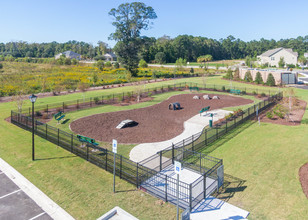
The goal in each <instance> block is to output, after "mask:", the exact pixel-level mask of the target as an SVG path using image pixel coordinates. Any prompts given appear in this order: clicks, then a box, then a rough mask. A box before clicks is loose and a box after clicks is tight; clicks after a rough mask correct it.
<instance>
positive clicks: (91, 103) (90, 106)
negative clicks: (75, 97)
mask: <svg viewBox="0 0 308 220" xmlns="http://www.w3.org/2000/svg"><path fill="white" fill-rule="evenodd" d="M90 107H92V97H90Z"/></svg>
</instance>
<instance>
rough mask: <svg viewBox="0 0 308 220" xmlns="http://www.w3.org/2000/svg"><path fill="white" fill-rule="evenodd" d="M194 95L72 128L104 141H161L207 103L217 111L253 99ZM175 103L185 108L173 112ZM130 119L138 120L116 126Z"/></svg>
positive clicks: (96, 117)
mask: <svg viewBox="0 0 308 220" xmlns="http://www.w3.org/2000/svg"><path fill="white" fill-rule="evenodd" d="M195 95H196V94H182V95H176V96H172V97H170V98H169V99H167V100H165V101H163V102H161V103H159V104H156V105H153V106H149V107H146V108H141V109H134V110H128V111H118V112H110V113H102V114H96V115H91V116H88V117H84V118H80V119H77V120H75V121H73V122H72V123H71V125H70V127H71V130H72V131H73V132H75V133H77V134H81V135H84V136H87V137H91V138H94V139H95V140H99V141H104V142H111V141H112V139H117V140H118V142H119V143H136V144H137V143H149V142H159V141H164V140H169V139H171V138H173V137H175V136H177V135H179V134H181V133H182V132H183V130H184V122H185V121H187V120H188V119H189V118H191V117H193V116H195V115H197V114H198V113H199V111H200V110H201V109H202V108H204V107H206V106H211V110H214V109H221V108H224V107H230V106H239V105H246V104H249V103H252V102H253V101H252V100H249V99H245V98H241V97H235V96H230V95H220V96H219V97H220V99H216V100H213V99H212V100H204V99H193V96H195ZM198 95H199V96H202V95H203V94H198ZM211 96H213V95H211ZM174 102H179V103H181V108H182V109H180V110H177V111H170V110H169V104H170V103H174ZM127 118H129V119H131V120H134V121H137V122H138V125H137V126H134V127H128V128H123V129H116V126H117V125H118V124H119V123H120V122H121V121H123V120H125V119H127Z"/></svg>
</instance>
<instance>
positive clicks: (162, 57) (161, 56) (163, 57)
mask: <svg viewBox="0 0 308 220" xmlns="http://www.w3.org/2000/svg"><path fill="white" fill-rule="evenodd" d="M155 61H156V62H157V63H159V64H163V63H165V62H166V54H165V53H164V52H158V53H157V54H155Z"/></svg>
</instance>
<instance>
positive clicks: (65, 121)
mask: <svg viewBox="0 0 308 220" xmlns="http://www.w3.org/2000/svg"><path fill="white" fill-rule="evenodd" d="M69 120H70V119H65V120H64V121H63V122H62V123H61V124H63V125H64V124H66V123H67V122H69Z"/></svg>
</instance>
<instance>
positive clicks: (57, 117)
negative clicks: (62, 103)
mask: <svg viewBox="0 0 308 220" xmlns="http://www.w3.org/2000/svg"><path fill="white" fill-rule="evenodd" d="M54 117H55V119H56V120H57V121H58V123H59V121H60V120H62V119H64V117H65V115H64V114H63V112H61V111H60V112H58V113H57V114H55V115H54Z"/></svg>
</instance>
